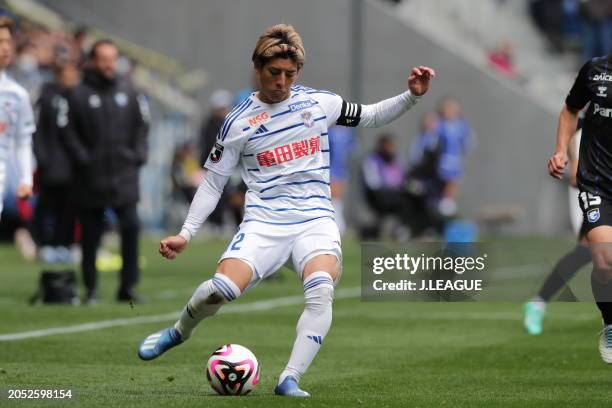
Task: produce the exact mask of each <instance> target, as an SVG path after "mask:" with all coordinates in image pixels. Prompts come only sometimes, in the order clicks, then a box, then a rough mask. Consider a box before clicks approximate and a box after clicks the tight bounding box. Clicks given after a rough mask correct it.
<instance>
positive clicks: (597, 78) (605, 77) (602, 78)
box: [593, 72, 612, 82]
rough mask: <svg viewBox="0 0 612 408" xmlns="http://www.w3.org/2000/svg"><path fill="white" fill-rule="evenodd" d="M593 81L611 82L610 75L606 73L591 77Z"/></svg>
mask: <svg viewBox="0 0 612 408" xmlns="http://www.w3.org/2000/svg"><path fill="white" fill-rule="evenodd" d="M593 81H607V82H612V75H611V74H608V73H607V72H602V73H601V74H597V75H595V76H594V77H593Z"/></svg>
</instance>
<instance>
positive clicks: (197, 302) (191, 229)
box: [139, 24, 435, 397]
mask: <svg viewBox="0 0 612 408" xmlns="http://www.w3.org/2000/svg"><path fill="white" fill-rule="evenodd" d="M304 54H305V53H304V47H303V45H302V39H301V38H300V36H299V34H298V33H297V32H296V31H295V30H294V28H293V27H291V26H288V25H284V24H279V25H276V26H273V27H270V28H268V29H267V30H266V31H265V32H264V33H263V34H262V35H261V36H260V37H259V40H258V41H257V44H256V46H255V50H254V52H253V57H252V60H253V63H254V68H255V72H256V73H257V77H258V80H259V91H258V92H254V93H253V94H251V96H250V97H248V98H247V99H246V100H245V101H244V102H242V103H241V104H239V105H238V106H236V107H235V108H234V110H233V111H232V112H230V113H229V114H228V115H227V117H226V119H225V122H224V124H223V126H222V127H221V130H220V132H219V134H218V136H217V143H216V144H215V146H214V147H213V150H212V152H211V153H210V156H209V157H208V160H207V162H206V164H205V167H206V168H207V169H208V173H207V175H206V177H205V180H204V181H203V182H202V184H201V185H200V187H199V189H198V192H197V193H196V196H195V198H194V200H193V203H192V205H191V208H190V209H189V214H188V215H187V218H186V220H185V223H184V225H183V228H182V230H181V232H180V233H179V234H178V235H176V236H171V237H168V238H165V239H163V240H162V241H161V243H160V253H161V254H162V255H163V256H164V257H166V258H169V259H174V258H175V257H176V256H177V254H179V253H180V252H182V251H183V250H184V249H185V248H186V246H187V243H188V242H189V240H190V239H191V237H192V236H193V235H194V234H195V233H196V231H197V229H198V228H199V227H200V225H201V224H202V222H203V221H204V220H205V219H206V217H207V216H208V215H209V214H210V213H211V212H212V211H213V209H214V208H215V206H216V204H217V201H218V200H219V197H220V195H221V192H222V190H223V187H224V185H225V183H226V182H227V180H228V178H229V177H230V175H231V174H232V171H233V170H234V168H235V167H239V168H240V171H241V174H242V178H243V179H244V182H245V183H246V185H247V186H248V191H247V193H246V203H245V215H244V220H243V222H242V224H241V225H240V228H239V231H238V232H237V233H236V235H235V236H234V238H233V239H232V241H231V242H230V243H229V245H228V247H227V249H226V251H225V252H224V253H223V255H222V256H221V259H220V261H219V264H218V266H217V270H216V273H215V274H214V276H213V278H212V279H209V280H207V281H205V282H204V283H202V284H201V285H200V286H199V287H198V289H196V291H195V293H194V294H193V296H192V297H191V299H189V301H188V302H187V305H186V306H185V309H184V311H183V312H182V314H181V316H180V318H179V320H178V321H177V322H176V324H175V325H174V327H170V328H167V329H165V330H162V331H160V332H157V333H153V334H151V335H150V336H148V337H147V338H145V339H144V341H143V342H142V343H141V345H140V348H139V356H140V358H141V359H143V360H151V359H154V358H156V357H158V356H159V355H161V354H162V353H164V352H165V351H166V350H168V349H169V348H171V347H174V346H176V345H177V344H180V343H182V342H183V341H185V340H187V339H188V338H189V336H191V332H192V330H193V329H194V327H195V326H196V325H197V324H198V323H199V322H200V321H201V320H202V319H204V318H206V317H208V316H211V315H213V314H215V313H216V312H217V310H219V308H220V307H221V306H222V305H223V304H224V303H227V302H229V301H232V300H234V299H236V298H238V297H239V296H240V295H241V294H242V293H244V292H245V291H246V290H247V289H249V288H251V287H253V286H254V285H256V284H257V283H258V282H260V281H261V280H262V279H263V278H265V277H266V276H268V275H270V274H273V273H274V272H275V271H276V270H277V269H279V268H280V267H281V266H282V265H283V264H284V263H285V262H286V261H287V259H288V258H289V256H291V257H292V260H293V265H294V268H295V270H296V272H297V274H298V276H299V277H300V278H301V280H302V282H303V287H304V299H305V306H304V311H303V313H302V315H301V317H300V319H299V321H298V324H297V337H296V340H295V343H294V345H293V351H292V353H291V356H290V358H289V362H288V364H287V366H286V367H285V370H284V371H283V372H282V373H281V375H280V377H279V381H278V385H277V386H276V388H275V393H276V394H278V395H286V396H294V397H307V396H309V394H308V393H307V392H306V391H303V390H301V389H300V388H299V386H298V382H299V380H300V377H301V376H302V375H303V374H304V373H305V371H306V370H307V369H308V367H309V365H310V363H311V362H312V360H313V359H314V357H315V355H316V354H317V352H318V351H319V348H320V347H321V345H322V343H323V341H324V338H325V335H326V334H327V332H328V330H329V328H330V325H331V320H332V300H333V294H334V286H335V285H336V283H337V282H338V279H339V277H340V272H341V260H342V253H341V249H340V234H339V231H338V227H337V225H336V223H335V221H334V209H333V207H332V203H331V193H330V176H329V169H330V163H329V141H328V127H329V126H331V125H333V124H338V125H342V126H362V127H379V126H382V125H385V124H387V123H389V122H391V121H392V120H394V119H396V118H398V117H399V116H401V115H402V114H403V113H404V112H406V111H407V110H408V109H410V107H412V106H413V105H414V104H415V103H416V102H417V100H418V98H419V97H420V96H421V95H423V94H424V93H425V92H427V90H428V88H429V82H430V80H431V78H433V77H434V75H435V74H434V71H433V70H432V69H430V68H428V67H424V66H419V67H417V68H413V69H412V72H411V74H410V76H409V78H408V88H409V90H408V91H406V92H404V93H402V94H400V95H398V96H395V97H393V98H390V99H386V100H384V101H381V102H378V103H376V104H373V105H361V104H357V103H350V102H347V101H345V100H343V99H342V98H341V97H340V96H338V95H336V94H334V93H332V92H328V91H322V90H316V89H312V88H308V87H304V86H301V85H295V82H296V80H297V78H298V76H299V74H300V71H301V68H302V65H303V63H304ZM243 380H246V379H243ZM237 381H240V379H238V380H237Z"/></svg>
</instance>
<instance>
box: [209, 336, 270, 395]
mask: <svg viewBox="0 0 612 408" xmlns="http://www.w3.org/2000/svg"><path fill="white" fill-rule="evenodd" d="M206 378H208V382H209V383H210V386H211V387H212V388H213V390H215V391H217V392H218V393H219V394H221V395H246V394H248V393H249V392H251V391H253V388H255V386H256V385H257V383H258V382H259V363H258V362H257V359H256V358H255V355H254V354H253V353H252V352H251V350H249V349H248V348H246V347H243V346H241V345H239V344H226V345H224V346H221V347H219V348H218V349H217V350H215V352H214V353H212V355H211V356H210V358H209V359H208V363H206Z"/></svg>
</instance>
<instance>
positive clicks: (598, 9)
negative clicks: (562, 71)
mask: <svg viewBox="0 0 612 408" xmlns="http://www.w3.org/2000/svg"><path fill="white" fill-rule="evenodd" d="M580 14H581V16H582V18H583V21H584V44H583V53H582V58H583V62H584V61H588V60H590V59H591V58H593V57H596V56H598V55H607V54H610V53H612V1H611V0H583V1H581V2H580Z"/></svg>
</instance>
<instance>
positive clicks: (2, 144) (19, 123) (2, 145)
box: [0, 72, 35, 212]
mask: <svg viewBox="0 0 612 408" xmlns="http://www.w3.org/2000/svg"><path fill="white" fill-rule="evenodd" d="M34 130H35V124H34V113H33V112H32V105H30V97H29V96H28V93H27V91H26V90H25V89H24V88H23V87H22V86H21V85H19V84H18V83H17V82H15V80H14V79H12V78H10V77H9V76H8V75H6V73H5V72H0V212H1V211H2V197H3V195H4V186H5V184H6V182H7V174H6V163H7V162H8V160H9V159H10V158H11V156H12V153H11V152H12V151H13V148H14V147H15V146H16V145H19V146H23V145H28V146H29V145H31V144H32V133H34ZM19 177H21V179H22V180H23V179H25V180H29V181H30V182H31V177H32V175H31V174H26V175H24V174H21V175H19Z"/></svg>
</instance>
